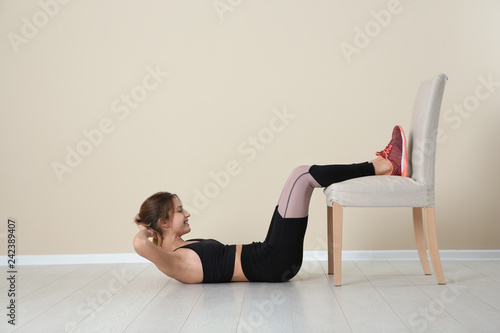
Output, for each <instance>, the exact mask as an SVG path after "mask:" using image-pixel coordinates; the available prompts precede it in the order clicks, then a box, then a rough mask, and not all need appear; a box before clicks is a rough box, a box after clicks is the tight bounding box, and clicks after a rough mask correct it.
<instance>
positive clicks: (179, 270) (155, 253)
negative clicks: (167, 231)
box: [134, 225, 203, 283]
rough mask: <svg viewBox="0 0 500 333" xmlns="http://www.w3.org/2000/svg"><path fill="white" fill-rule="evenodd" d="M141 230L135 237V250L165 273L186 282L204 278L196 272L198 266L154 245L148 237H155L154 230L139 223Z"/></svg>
mask: <svg viewBox="0 0 500 333" xmlns="http://www.w3.org/2000/svg"><path fill="white" fill-rule="evenodd" d="M139 229H140V230H139V232H138V233H137V235H135V237H134V250H135V252H137V254H138V255H140V256H141V257H143V258H146V259H147V260H149V261H151V262H152V263H153V264H155V265H156V267H158V269H159V270H160V271H162V272H163V273H164V274H166V275H168V276H170V277H171V278H174V279H176V280H178V281H181V282H184V283H199V282H201V280H202V279H203V273H201V278H200V277H199V273H198V274H197V273H196V267H193V266H192V265H188V264H187V263H185V262H183V261H182V259H181V258H180V256H179V255H177V254H174V253H169V252H166V251H164V250H162V249H161V248H159V247H158V246H156V245H154V244H153V242H151V241H150V240H149V239H148V238H149V237H154V236H155V235H154V232H153V231H152V230H151V229H148V228H146V227H145V226H143V225H139Z"/></svg>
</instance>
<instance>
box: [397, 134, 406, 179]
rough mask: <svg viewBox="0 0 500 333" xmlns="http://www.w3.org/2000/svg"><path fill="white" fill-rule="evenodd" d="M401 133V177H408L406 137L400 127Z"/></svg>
mask: <svg viewBox="0 0 500 333" xmlns="http://www.w3.org/2000/svg"><path fill="white" fill-rule="evenodd" d="M398 127H399V132H400V133H401V139H402V140H403V154H402V156H401V176H402V177H408V155H407V152H406V136H405V132H404V131H403V128H402V127H401V126H399V125H398Z"/></svg>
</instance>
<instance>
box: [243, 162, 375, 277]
mask: <svg viewBox="0 0 500 333" xmlns="http://www.w3.org/2000/svg"><path fill="white" fill-rule="evenodd" d="M373 175H375V169H374V167H373V164H371V163H369V162H365V163H359V164H346V165H323V166H320V165H313V166H309V165H302V166H299V167H297V168H295V169H294V170H293V171H292V173H291V175H290V177H289V178H288V180H287V181H286V183H285V186H284V187H283V190H282V192H281V195H280V198H279V200H278V205H277V206H276V208H275V210H274V214H273V217H272V219H271V223H270V226H269V230H268V232H267V236H266V238H265V240H264V241H263V242H253V243H252V244H246V245H243V249H242V253H241V265H242V268H243V272H244V274H245V276H246V277H247V279H249V280H250V281H260V282H284V281H288V280H290V279H291V278H292V277H294V276H295V275H296V274H297V273H298V271H299V269H300V267H301V265H302V254H303V246H304V236H305V233H306V228H307V219H308V214H309V202H310V200H311V195H312V192H313V190H314V188H317V187H328V186H330V185H331V184H333V183H337V182H341V181H344V180H348V179H352V178H357V177H363V176H373Z"/></svg>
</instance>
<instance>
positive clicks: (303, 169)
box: [292, 165, 311, 177]
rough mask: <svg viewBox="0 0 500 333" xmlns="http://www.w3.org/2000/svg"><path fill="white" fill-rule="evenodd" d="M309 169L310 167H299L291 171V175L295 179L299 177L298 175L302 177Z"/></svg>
mask: <svg viewBox="0 0 500 333" xmlns="http://www.w3.org/2000/svg"><path fill="white" fill-rule="evenodd" d="M310 168H311V166H310V165H299V166H298V167H296V168H295V169H293V171H292V175H294V176H295V177H299V176H300V175H303V174H304V173H307V172H309V169H310Z"/></svg>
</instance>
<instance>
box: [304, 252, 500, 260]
mask: <svg viewBox="0 0 500 333" xmlns="http://www.w3.org/2000/svg"><path fill="white" fill-rule="evenodd" d="M439 254H440V256H441V260H500V250H440V251H439ZM304 260H327V252H326V251H304ZM342 260H419V258H418V253H417V250H382V251H343V252H342Z"/></svg>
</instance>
